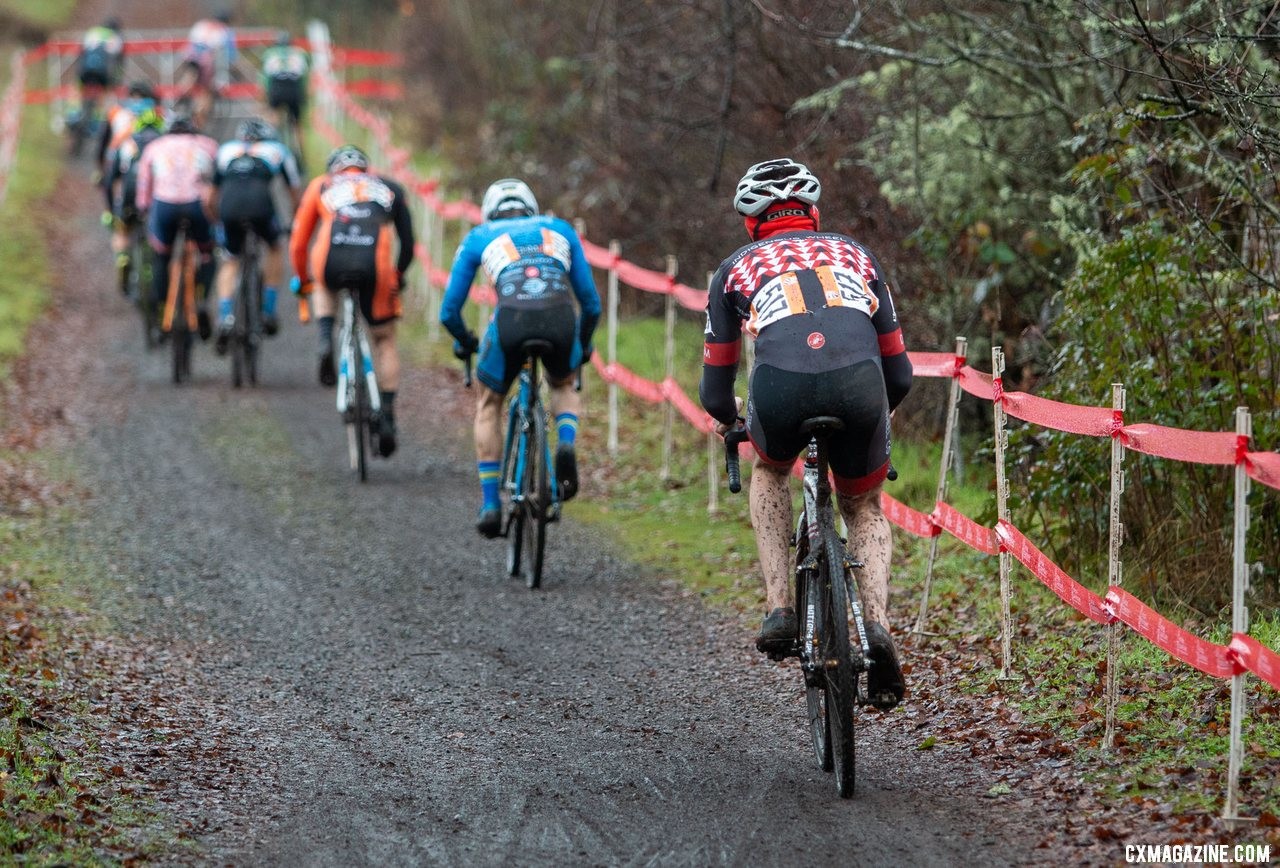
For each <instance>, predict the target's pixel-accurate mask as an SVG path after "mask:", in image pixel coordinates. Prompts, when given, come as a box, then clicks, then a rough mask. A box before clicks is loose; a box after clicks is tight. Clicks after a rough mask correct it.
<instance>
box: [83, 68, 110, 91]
mask: <svg viewBox="0 0 1280 868" xmlns="http://www.w3.org/2000/svg"><path fill="white" fill-rule="evenodd" d="M80 84H81V86H82V87H107V86H108V85H109V84H111V77H110V76H109V75H108V74H107V73H105V72H102V71H100V70H97V69H86V70H84V71H83V72H81V73H80Z"/></svg>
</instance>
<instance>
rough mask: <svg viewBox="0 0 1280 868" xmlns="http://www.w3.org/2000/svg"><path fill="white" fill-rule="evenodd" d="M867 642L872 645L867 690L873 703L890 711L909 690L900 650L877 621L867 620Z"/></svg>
mask: <svg viewBox="0 0 1280 868" xmlns="http://www.w3.org/2000/svg"><path fill="white" fill-rule="evenodd" d="M867 644H868V645H870V646H871V668H870V669H869V670H868V672H867V692H868V693H870V694H871V695H870V697H869V698H870V700H871V704H872V705H874V706H875V707H876V708H879V709H882V710H884V711H888V710H889V709H890V708H893V707H894V706H895V705H897V704H898V703H899V702H901V701H902V697H903V696H904V695H905V694H906V692H907V685H906V682H905V681H904V680H903V678H902V667H900V666H899V665H898V650H897V648H895V647H894V644H893V637H891V636H890V635H889V631H888V630H886V629H885V628H884V627H882V626H880V625H879V624H877V623H876V622H875V621H867Z"/></svg>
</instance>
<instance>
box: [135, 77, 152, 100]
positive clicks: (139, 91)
mask: <svg viewBox="0 0 1280 868" xmlns="http://www.w3.org/2000/svg"><path fill="white" fill-rule="evenodd" d="M129 96H131V97H135V98H137V99H150V100H154V99H155V98H156V89H155V88H154V87H152V86H151V82H149V81H146V80H145V79H141V78H139V79H137V80H135V81H131V82H129Z"/></svg>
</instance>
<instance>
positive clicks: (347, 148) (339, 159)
mask: <svg viewBox="0 0 1280 868" xmlns="http://www.w3.org/2000/svg"><path fill="white" fill-rule="evenodd" d="M343 169H359V170H360V171H362V172H364V171H367V170H368V169H369V156H368V154H366V153H365V152H364V151H362V150H360V149H359V148H357V147H356V146H355V145H343V146H342V147H340V148H335V149H334V150H333V152H332V153H330V154H329V159H328V160H326V161H325V165H324V170H325V171H326V172H329V173H330V174H332V173H334V172H341V171H342V170H343Z"/></svg>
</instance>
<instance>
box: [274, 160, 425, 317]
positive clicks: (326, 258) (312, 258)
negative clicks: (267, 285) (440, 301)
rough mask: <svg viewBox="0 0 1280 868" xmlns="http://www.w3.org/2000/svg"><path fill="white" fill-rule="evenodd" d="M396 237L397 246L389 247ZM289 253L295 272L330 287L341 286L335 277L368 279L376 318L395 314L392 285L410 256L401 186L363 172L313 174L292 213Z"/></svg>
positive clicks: (410, 223) (410, 234)
mask: <svg viewBox="0 0 1280 868" xmlns="http://www.w3.org/2000/svg"><path fill="white" fill-rule="evenodd" d="M313 234H314V235H315V236H316V240H315V244H314V245H311V249H310V255H309V256H308V252H307V247H308V244H310V242H311V237H312V235H313ZM393 235H394V236H395V238H394V239H393V237H392V236H393ZM396 241H398V248H399V249H398V252H396V251H394V250H393V248H394V247H396V246H397V245H396V244H395V242H396ZM289 256H290V259H291V261H292V263H293V268H294V271H295V273H297V274H298V275H299V276H304V277H305V276H307V275H310V276H311V277H314V278H316V279H317V280H320V281H322V282H323V283H324V284H325V285H326V286H328V287H329V288H330V289H335V290H336V289H342V288H344V287H343V286H340V285H338V283H345V282H347V281H351V282H353V283H357V284H365V283H366V282H371V283H373V284H374V286H375V300H374V310H375V311H376V312H377V313H376V316H377V318H379V319H384V318H388V317H391V316H397V315H399V299H398V297H397V295H396V289H397V287H398V285H399V282H400V278H401V275H403V274H404V272H405V270H406V269H407V268H408V267H409V265H410V263H412V262H413V220H412V218H411V217H410V214H409V208H408V205H407V204H406V203H405V196H404V189H403V188H402V187H401V186H400V185H399V184H397V183H395V182H394V181H392V180H389V179H387V178H384V177H382V176H380V175H373V174H367V173H364V172H351V171H347V172H340V173H338V174H336V175H321V176H320V177H318V178H316V179H314V180H313V181H312V182H311V183H310V185H308V187H307V190H306V192H305V193H303V196H302V201H301V203H299V205H298V212H297V214H296V215H295V216H294V221H293V236H292V237H291V238H290V240H289ZM393 308H394V311H393Z"/></svg>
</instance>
